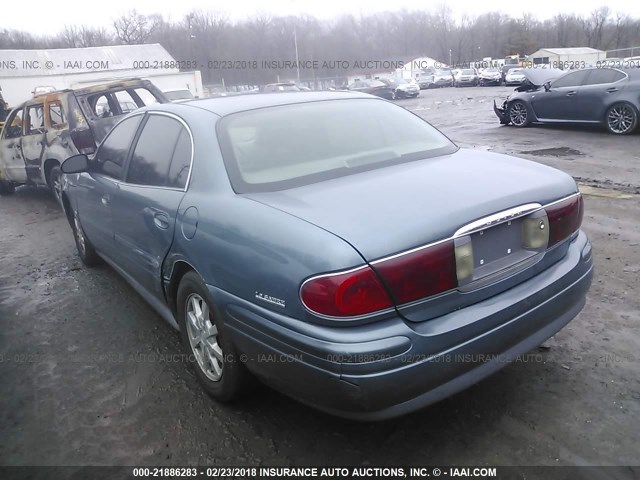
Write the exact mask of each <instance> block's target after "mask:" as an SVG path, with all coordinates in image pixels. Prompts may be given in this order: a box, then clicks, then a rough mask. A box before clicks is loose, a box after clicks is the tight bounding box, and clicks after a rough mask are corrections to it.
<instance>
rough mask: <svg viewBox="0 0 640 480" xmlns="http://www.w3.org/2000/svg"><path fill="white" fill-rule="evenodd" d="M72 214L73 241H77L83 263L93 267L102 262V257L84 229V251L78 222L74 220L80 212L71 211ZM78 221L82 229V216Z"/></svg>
mask: <svg viewBox="0 0 640 480" xmlns="http://www.w3.org/2000/svg"><path fill="white" fill-rule="evenodd" d="M63 208H64V206H63ZM71 214H72V215H73V218H72V219H71V230H72V231H73V241H74V242H75V243H76V249H77V250H78V256H79V257H80V260H82V263H84V264H85V265H86V266H87V267H93V266H95V265H97V264H99V263H100V257H99V256H98V254H97V253H96V251H95V249H94V248H93V245H91V242H90V241H89V239H88V238H87V234H86V233H84V230H82V236H83V237H84V246H85V252H84V253H83V252H82V248H80V242H79V240H78V231H77V229H76V224H75V221H74V219H75V217H76V216H77V215H78V214H77V212H71ZM78 223H79V224H80V229H82V223H81V222H80V218H78Z"/></svg>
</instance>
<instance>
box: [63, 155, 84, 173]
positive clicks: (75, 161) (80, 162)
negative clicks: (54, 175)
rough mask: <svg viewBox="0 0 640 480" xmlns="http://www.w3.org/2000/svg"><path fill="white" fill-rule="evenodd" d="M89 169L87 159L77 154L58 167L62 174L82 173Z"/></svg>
mask: <svg viewBox="0 0 640 480" xmlns="http://www.w3.org/2000/svg"><path fill="white" fill-rule="evenodd" d="M88 169H89V159H88V158H87V156H86V155H85V154H84V153H79V154H77V155H74V156H72V157H69V158H67V159H66V160H65V161H64V162H62V165H61V166H60V170H62V173H83V172H86V171H87V170H88Z"/></svg>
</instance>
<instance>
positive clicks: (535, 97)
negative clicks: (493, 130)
mask: <svg viewBox="0 0 640 480" xmlns="http://www.w3.org/2000/svg"><path fill="white" fill-rule="evenodd" d="M524 72H525V76H526V80H525V81H524V82H523V84H522V85H521V86H520V87H518V88H516V93H514V94H512V95H510V96H509V97H508V98H507V100H506V101H505V102H504V103H503V104H502V106H501V107H498V106H497V105H496V102H495V100H494V103H493V109H494V111H495V113H496V115H497V116H498V118H499V119H500V123H502V124H503V125H508V124H511V125H513V126H516V127H526V126H528V125H530V124H531V123H548V124H554V123H555V124H559V123H565V124H566V123H576V124H590V125H602V126H604V127H606V128H607V130H609V132H611V133H614V134H617V135H625V134H629V133H631V132H633V131H634V130H635V129H636V127H637V125H638V112H639V111H640V71H639V70H637V69H629V70H622V69H617V68H586V69H581V70H573V71H569V72H564V71H562V70H556V69H535V68H534V69H525V70H524Z"/></svg>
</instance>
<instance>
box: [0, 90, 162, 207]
mask: <svg viewBox="0 0 640 480" xmlns="http://www.w3.org/2000/svg"><path fill="white" fill-rule="evenodd" d="M166 102H168V100H167V99H166V98H165V96H164V95H163V94H162V92H161V91H160V90H158V89H157V88H156V87H155V86H154V85H153V84H152V83H151V82H149V81H148V80H140V79H126V80H120V81H117V82H110V83H105V84H100V85H93V86H90V87H85V88H81V89H75V90H61V91H55V92H47V93H45V94H42V95H36V96H35V97H34V98H32V99H30V100H29V101H27V102H24V103H23V104H21V105H19V106H18V107H16V108H14V109H13V110H12V111H11V113H10V114H9V116H8V117H7V121H6V124H5V127H4V128H3V129H2V135H1V136H0V194H10V193H13V192H14V190H15V187H16V186H19V185H45V186H48V187H49V188H50V189H51V190H52V191H53V193H54V195H55V196H56V198H57V199H58V200H60V188H61V187H60V165H61V164H62V162H63V161H64V159H65V158H67V157H69V156H71V155H74V154H77V153H85V154H90V153H93V152H94V151H95V150H96V145H98V144H99V143H100V142H101V141H102V139H103V138H104V137H105V135H106V134H107V132H109V130H111V127H113V125H114V124H115V123H116V122H117V121H118V120H119V119H120V117H122V116H123V115H126V114H127V113H130V112H132V111H133V110H136V109H137V108H139V107H143V106H146V105H152V104H155V103H166Z"/></svg>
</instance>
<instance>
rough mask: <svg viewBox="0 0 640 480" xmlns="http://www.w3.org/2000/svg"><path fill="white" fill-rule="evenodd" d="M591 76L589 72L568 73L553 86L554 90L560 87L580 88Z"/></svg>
mask: <svg viewBox="0 0 640 480" xmlns="http://www.w3.org/2000/svg"><path fill="white" fill-rule="evenodd" d="M587 75H589V70H579V71H577V72H571V73H567V74H566V75H563V76H562V77H560V78H558V79H557V80H556V81H554V82H553V83H552V84H551V87H552V88H560V87H579V86H581V85H582V84H583V83H584V81H585V80H586V78H587Z"/></svg>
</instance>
